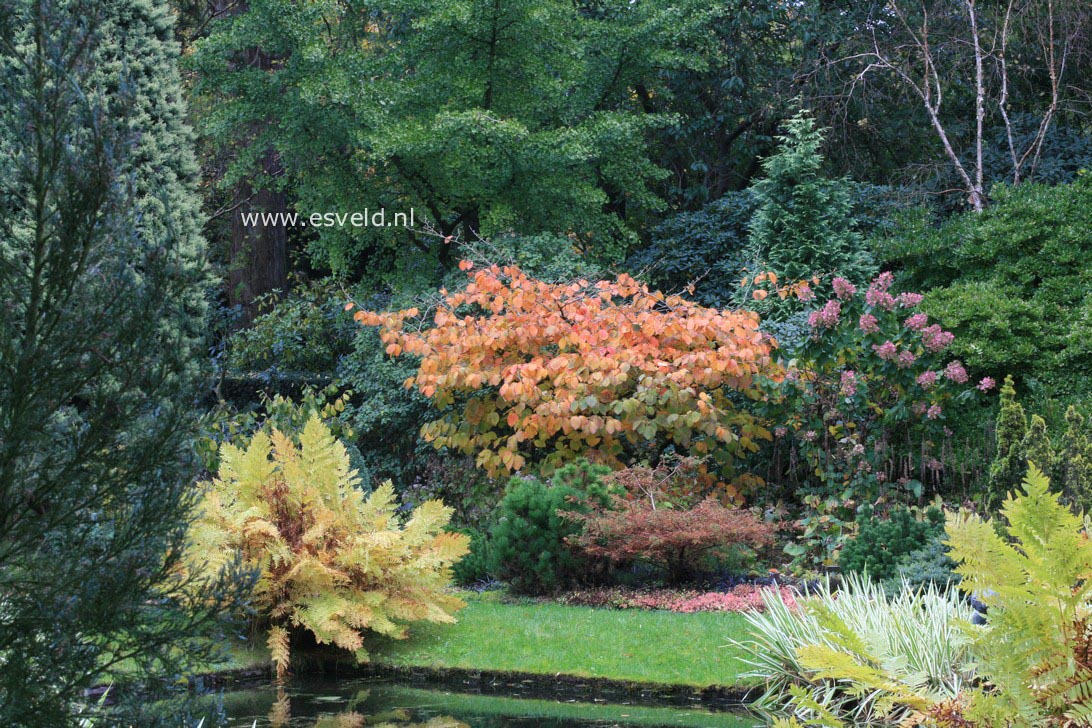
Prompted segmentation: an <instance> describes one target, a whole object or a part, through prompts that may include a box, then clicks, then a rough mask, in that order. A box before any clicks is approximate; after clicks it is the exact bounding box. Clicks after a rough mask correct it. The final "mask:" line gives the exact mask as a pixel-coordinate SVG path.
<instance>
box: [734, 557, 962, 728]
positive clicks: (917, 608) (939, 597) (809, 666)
mask: <svg viewBox="0 0 1092 728" xmlns="http://www.w3.org/2000/svg"><path fill="white" fill-rule="evenodd" d="M800 604H801V608H800V609H799V611H793V610H792V609H790V608H789V607H788V606H786V605H785V604H784V603H783V602H781V600H780V599H778V598H776V597H769V598H768V599H767V600H766V610H765V611H764V612H762V613H752V614H748V615H747V621H748V623H749V626H750V633H751V640H750V641H748V642H743V643H742V645H741V646H742V647H743V648H744V649H745V650H746V651H747V652H748V658H747V661H748V662H749V663H750V664H751V665H752V667H753V669H752V671H751V672H750V673H749V674H748V676H749V677H754V678H759V679H761V680H762V681H763V682H764V683H765V684H766V692H765V694H763V695H762V696H761V697H760V698H759V699H758V701H757V702H756V704H755V707H757V708H758V709H759V710H761V711H762V712H765V713H778V712H788V713H794V714H796V715H797V716H799V717H800V718H802V719H805V720H806V721H808V724H817V725H841V722H840V721H843V720H844V721H847V722H849V723H850V724H852V725H889V726H894V725H901V724H904V723H905V724H910V725H913V724H914V723H913V722H912V721H913V720H914V718H915V716H916V715H920V714H921V713H922V712H923V711H924V710H926V709H928V708H929V707H930V706H932V705H933V704H934V703H936V702H939V701H944V700H949V699H953V698H955V697H956V696H958V695H959V694H960V692H961V691H962V690H963V689H964V687H965V686H966V684H967V680H968V677H969V675H970V663H971V657H970V654H969V650H968V647H969V642H970V640H969V639H968V638H967V637H966V636H965V635H964V634H963V633H962V631H961V629H960V623H961V622H965V621H967V622H969V620H970V618H971V609H970V607H968V606H967V605H966V604H964V603H962V601H961V600H960V599H959V597H958V596H957V595H956V594H954V593H948V592H945V591H942V590H940V589H938V588H936V587H935V586H933V585H929V586H928V587H925V588H922V589H910V588H904V589H903V590H902V592H900V593H899V594H898V595H897V596H896V597H895V598H894V599H892V600H891V601H888V599H887V598H886V596H885V594H884V591H883V589H882V588H880V586H879V585H878V584H873V583H872V582H870V581H869V580H868V578H867V577H864V576H859V575H856V574H849V575H847V578H846V580H845V583H844V584H843V586H842V589H841V590H840V591H838V592H836V593H835V592H833V591H832V590H831V588H830V585H829V583H823V584H822V585H820V588H819V590H818V592H817V593H816V594H815V595H814V596H812V597H809V598H808V599H804V600H801V602H800ZM908 721H911V722H908Z"/></svg>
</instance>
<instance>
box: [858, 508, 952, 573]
mask: <svg viewBox="0 0 1092 728" xmlns="http://www.w3.org/2000/svg"><path fill="white" fill-rule="evenodd" d="M857 527H858V532H857V537H856V538H855V539H853V540H852V541H849V542H848V543H846V545H845V547H844V548H843V549H842V554H841V557H840V558H839V560H838V563H839V565H840V566H841V567H842V569H843V570H845V571H847V572H852V573H856V574H863V573H867V574H868V575H869V576H871V577H872V578H873V579H876V580H877V581H884V580H887V579H891V578H893V577H895V576H897V574H898V570H899V567H900V566H901V565H902V564H903V563H904V561H905V559H906V558H907V557H908V556H909V555H910V554H911V553H913V552H914V551H916V550H918V549H920V548H923V547H925V546H926V545H927V544H928V543H929V542H930V541H934V540H936V539H939V538H940V537H941V536H942V535H943V534H944V514H943V513H942V512H941V511H940V509H939V508H930V509H929V510H927V511H926V512H925V513H924V518H922V519H918V518H916V517H915V516H914V513H913V512H912V511H911V510H910V509H909V508H895V509H894V510H892V511H891V513H890V514H889V517H888V518H887V519H880V518H876V517H875V513H874V511H873V509H872V508H871V507H865V508H862V509H861V512H860V513H859V514H858V515H857Z"/></svg>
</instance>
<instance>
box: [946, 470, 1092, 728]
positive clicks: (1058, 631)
mask: <svg viewBox="0 0 1092 728" xmlns="http://www.w3.org/2000/svg"><path fill="white" fill-rule="evenodd" d="M1001 515H1002V516H1004V518H1005V520H1006V521H1008V526H1007V527H1005V528H1004V529H1002V532H1001V533H999V531H998V529H997V528H995V525H994V524H993V523H992V522H990V521H986V520H983V519H982V518H980V517H978V516H977V515H973V514H966V513H964V514H960V515H958V516H955V517H954V518H952V519H950V520H949V522H948V529H947V530H948V544H949V545H950V546H951V556H952V558H953V559H955V560H956V561H957V562H959V567H958V568H957V569H956V571H957V572H958V573H959V574H960V575H961V576H962V577H963V583H962V584H961V588H962V589H964V590H966V591H969V592H972V593H976V594H977V595H978V598H979V599H980V600H982V602H984V603H985V604H986V606H987V607H989V620H988V624H987V627H986V629H984V630H981V631H980V632H979V633H978V635H977V637H976V639H975V643H974V646H973V649H974V653H975V656H976V658H977V660H978V663H979V664H978V672H979V674H980V675H981V676H982V677H983V679H984V680H985V681H987V683H988V684H989V685H990V686H991V689H990V690H977V691H975V692H974V693H973V694H971V695H970V696H968V697H969V700H968V703H969V704H968V707H967V710H966V711H965V713H966V715H967V717H969V718H971V719H973V720H976V721H978V722H979V723H980V724H982V725H994V724H996V725H1005V724H1008V725H1089V724H1090V723H1092V619H1090V617H1092V609H1090V601H1092V542H1090V541H1089V536H1088V533H1087V532H1086V531H1085V530H1084V529H1083V522H1082V519H1081V517H1080V516H1078V515H1076V514H1074V513H1073V512H1072V511H1070V510H1069V509H1068V508H1067V507H1066V506H1065V505H1063V504H1062V503H1061V502H1060V501H1059V495H1058V494H1057V493H1052V492H1051V491H1050V481H1049V480H1048V478H1047V477H1046V476H1045V475H1043V473H1042V472H1041V471H1040V470H1039V468H1037V467H1036V466H1035V465H1034V464H1033V465H1031V466H1030V467H1029V468H1028V473H1027V477H1026V478H1025V479H1024V483H1023V492H1022V493H1016V494H1010V495H1009V497H1008V498H1007V499H1006V500H1005V503H1004V506H1003V507H1002V509H1001Z"/></svg>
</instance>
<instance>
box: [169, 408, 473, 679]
mask: <svg viewBox="0 0 1092 728" xmlns="http://www.w3.org/2000/svg"><path fill="white" fill-rule="evenodd" d="M221 458H222V460H221V466H220V472H219V477H218V478H216V479H215V480H213V481H212V482H211V483H205V484H204V487H205V495H204V500H203V502H202V504H201V509H200V515H199V518H198V519H197V521H196V522H195V524H194V526H193V529H192V532H191V537H192V538H191V546H190V551H189V553H188V563H189V564H190V566H191V568H200V569H212V570H216V569H219V568H221V567H222V566H224V565H226V564H227V563H228V562H230V561H231V560H233V559H234V558H235V557H236V554H241V557H242V559H243V561H244V562H245V564H247V565H248V566H250V567H251V568H253V569H254V570H255V571H256V572H257V573H258V575H259V576H258V581H257V585H256V587H255V592H254V602H253V605H254V607H255V609H256V612H257V615H258V616H257V619H258V620H259V621H260V623H261V626H262V627H263V628H265V629H266V630H267V631H268V643H269V647H270V650H271V652H272V655H273V661H274V663H275V665H276V667H277V672H278V675H283V674H284V672H285V671H286V670H287V668H288V661H289V638H290V634H291V631H292V630H293V629H296V628H303V629H307V630H310V631H311V632H312V633H313V634H314V636H315V638H316V640H317V641H318V642H319V643H320V644H334V645H337V646H338V647H342V648H344V649H346V650H349V651H351V652H353V653H354V654H355V655H356V657H357V659H358V660H360V661H366V660H367V658H368V655H367V653H366V651H365V650H364V647H363V636H364V633H365V631H367V630H372V631H374V632H377V633H379V634H383V635H387V636H390V637H395V638H403V637H405V636H406V623H407V622H413V621H422V620H423V621H429V622H454V621H455V619H454V617H453V616H452V613H453V612H455V611H456V610H458V609H460V608H462V607H463V606H464V604H463V602H462V601H461V600H460V599H458V598H456V597H455V596H453V595H451V594H449V593H446V591H445V587H446V586H447V585H448V584H449V583H450V580H451V566H452V565H453V564H454V563H455V562H456V561H458V560H459V559H460V558H462V557H463V556H464V555H465V554H466V553H467V551H468V546H469V539H468V538H467V537H466V536H464V535H461V534H455V533H446V532H444V531H443V527H444V526H446V525H447V523H448V520H449V519H450V518H451V509H450V508H447V507H445V506H444V505H443V504H442V503H441V502H440V501H429V502H427V503H423V504H421V505H420V506H419V507H418V508H417V509H416V510H414V511H413V513H412V514H411V515H410V516H409V517H408V518H405V519H403V518H400V517H399V516H398V514H397V513H396V505H397V504H396V502H395V497H394V489H393V487H392V486H391V484H390V482H387V483H385V484H384V485H383V486H381V487H380V488H378V489H377V490H376V491H375V492H373V493H372V494H371V495H370V496H368V497H365V496H364V494H363V492H362V491H361V490H360V489H359V488H358V487H357V486H358V481H359V479H358V477H357V473H356V471H354V470H352V469H351V468H350V466H349V455H348V453H347V452H346V450H345V447H344V446H343V445H342V444H341V443H340V442H338V441H337V439H336V438H335V437H334V436H333V435H332V434H331V432H330V430H329V429H328V428H327V427H326V425H324V424H323V423H322V421H321V420H320V419H319V418H318V417H314V418H312V419H311V420H310V421H309V422H308V423H307V424H306V426H305V427H304V429H303V432H302V433H301V435H300V437H299V442H298V444H297V443H296V442H294V441H293V439H292V438H291V437H289V436H288V435H286V434H285V433H282V432H279V431H277V430H274V431H273V432H272V434H271V435H267V434H266V433H264V432H258V433H257V434H256V435H254V437H253V439H252V440H251V442H250V444H249V446H248V447H247V448H246V449H242V448H239V447H235V446H232V445H230V444H225V445H224V446H223V448H222V451H221Z"/></svg>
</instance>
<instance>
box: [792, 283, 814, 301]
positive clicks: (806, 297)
mask: <svg viewBox="0 0 1092 728" xmlns="http://www.w3.org/2000/svg"><path fill="white" fill-rule="evenodd" d="M796 297H797V298H799V299H800V300H801V301H811V300H814V299H815V291H813V290H811V286H809V285H808V284H807V283H801V284H800V286H799V287H798V288H797V289H796Z"/></svg>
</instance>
